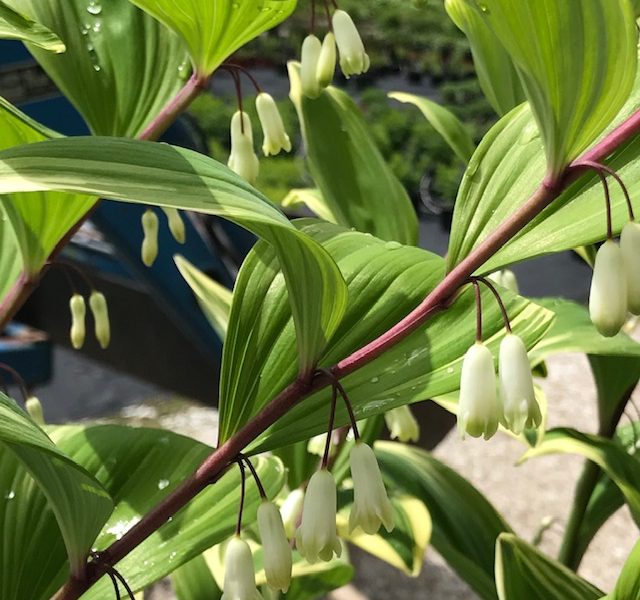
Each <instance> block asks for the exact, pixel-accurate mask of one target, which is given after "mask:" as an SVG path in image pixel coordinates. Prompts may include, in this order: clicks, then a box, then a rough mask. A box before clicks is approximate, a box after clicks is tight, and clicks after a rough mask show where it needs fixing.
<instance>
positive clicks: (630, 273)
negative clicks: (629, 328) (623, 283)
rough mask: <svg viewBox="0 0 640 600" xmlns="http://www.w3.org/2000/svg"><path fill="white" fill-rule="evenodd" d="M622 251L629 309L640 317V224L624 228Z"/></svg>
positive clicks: (628, 224) (621, 237) (631, 224)
mask: <svg viewBox="0 0 640 600" xmlns="http://www.w3.org/2000/svg"><path fill="white" fill-rule="evenodd" d="M620 250H621V251H622V257H623V258H624V270H625V273H626V278H627V304H628V309H629V311H630V312H632V313H633V314H634V315H640V224H638V223H627V224H626V225H625V226H624V227H623V228H622V233H621V234H620Z"/></svg>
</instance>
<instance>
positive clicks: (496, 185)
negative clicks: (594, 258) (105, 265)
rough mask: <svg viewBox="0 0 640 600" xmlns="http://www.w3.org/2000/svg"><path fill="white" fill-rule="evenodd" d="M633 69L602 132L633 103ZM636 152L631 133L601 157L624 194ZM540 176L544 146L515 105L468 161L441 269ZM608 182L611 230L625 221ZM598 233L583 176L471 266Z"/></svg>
mask: <svg viewBox="0 0 640 600" xmlns="http://www.w3.org/2000/svg"><path fill="white" fill-rule="evenodd" d="M599 1H600V0H598V1H597V2H594V5H595V4H598V3H599ZM638 75H639V76H638V77H637V78H636V82H635V86H634V90H633V94H632V95H631V96H630V98H629V100H628V101H627V103H626V104H625V106H624V107H623V109H622V110H621V111H620V112H619V114H618V116H617V117H616V119H615V120H614V122H613V123H611V125H610V127H609V129H608V130H607V131H611V130H612V129H613V128H614V127H616V126H618V125H620V124H621V123H622V122H623V121H624V120H625V119H627V118H628V117H629V116H630V115H631V114H633V113H634V112H636V111H637V110H638V109H639V108H640V72H639V73H638ZM605 133H606V132H605ZM638 157H640V138H635V139H634V140H632V141H631V142H629V143H628V144H626V145H625V146H624V147H622V148H620V149H618V150H616V151H615V152H613V153H612V155H611V157H610V158H609V159H608V160H607V164H608V165H609V166H610V167H611V168H613V169H615V170H616V171H618V173H619V175H620V176H621V177H622V179H623V180H624V181H625V183H626V185H627V188H628V189H629V192H630V193H631V197H632V198H634V197H637V196H638V195H640V161H639V160H638ZM544 174H545V159H544V151H543V149H542V144H541V142H540V137H539V133H538V128H537V126H536V124H535V121H534V119H533V117H532V115H531V111H530V109H529V107H528V106H527V105H523V106H521V107H519V108H516V109H514V110H513V111H512V112H510V113H509V114H508V115H506V116H505V117H503V118H502V119H500V121H498V123H497V124H496V125H495V126H494V127H493V128H492V129H491V130H490V131H489V132H488V133H487V135H486V136H485V137H484V138H483V140H482V142H481V143H480V145H479V146H478V149H477V151H476V152H475V154H474V155H473V157H472V159H471V162H470V163H469V166H468V168H467V171H466V173H465V175H464V178H463V180H462V184H461V187H460V190H459V192H458V198H457V200H456V205H455V210H454V216H453V226H452V230H451V240H450V243H449V252H448V259H447V265H448V268H449V269H451V268H453V267H454V266H455V265H456V264H458V263H459V262H460V261H461V260H462V259H464V257H465V256H467V255H468V254H469V253H470V252H471V251H472V250H473V249H474V248H475V247H477V246H478V244H479V243H480V242H482V240H483V239H485V238H486V237H487V236H488V235H489V234H490V233H491V232H492V231H494V230H495V229H496V227H498V225H499V224H500V223H502V222H503V221H504V220H505V219H506V218H508V217H509V216H510V215H512V214H513V213H514V212H515V211H516V210H517V209H518V208H519V207H520V206H522V204H524V203H525V202H526V200H527V199H528V198H529V197H530V196H531V194H532V193H533V192H534V191H535V189H536V188H537V187H538V186H539V185H540V184H541V182H542V180H543V179H544ZM609 187H610V190H611V198H612V213H613V229H614V232H619V231H620V230H621V229H622V226H623V225H624V224H625V223H626V222H627V221H628V216H627V209H626V204H625V200H624V196H623V194H622V191H621V189H620V187H619V186H618V185H616V184H615V183H612V185H610V186H609ZM605 237H606V220H605V215H604V197H603V193H602V186H601V184H600V180H599V178H598V177H597V175H595V174H587V175H585V176H583V177H581V178H580V179H578V180H577V181H576V182H575V183H573V184H571V185H570V186H569V187H568V188H567V189H566V190H565V191H564V192H562V194H560V196H559V197H558V198H556V199H555V200H554V201H553V202H552V203H551V205H550V206H548V207H547V208H546V209H545V210H544V211H542V213H541V214H540V215H538V216H537V217H536V218H534V219H533V220H532V221H531V222H530V223H528V224H527V225H526V226H525V227H524V228H523V229H522V230H521V231H520V232H519V233H518V234H517V235H516V236H515V237H514V238H513V239H512V240H510V241H509V242H507V243H506V244H504V245H503V246H502V247H501V248H500V249H499V250H498V252H496V254H494V255H493V256H492V257H491V258H490V259H489V260H488V261H487V262H486V263H484V265H483V266H482V267H481V268H480V269H479V272H481V273H483V274H488V273H491V272H493V271H496V270H498V269H500V268H503V267H504V266H507V265H509V264H512V263H515V262H519V261H523V260H526V259H529V258H534V257H536V256H542V255H544V254H550V253H553V252H560V251H563V250H570V249H572V248H576V247H578V246H582V245H585V244H592V243H594V242H598V241H601V240H603V239H605Z"/></svg>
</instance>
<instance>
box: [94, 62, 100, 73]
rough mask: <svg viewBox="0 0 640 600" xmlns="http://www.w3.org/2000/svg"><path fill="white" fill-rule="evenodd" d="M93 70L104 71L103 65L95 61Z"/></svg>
mask: <svg viewBox="0 0 640 600" xmlns="http://www.w3.org/2000/svg"><path fill="white" fill-rule="evenodd" d="M93 70H94V71H96V73H97V72H98V71H102V67H101V66H100V65H99V64H98V63H93Z"/></svg>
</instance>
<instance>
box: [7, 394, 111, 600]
mask: <svg viewBox="0 0 640 600" xmlns="http://www.w3.org/2000/svg"><path fill="white" fill-rule="evenodd" d="M0 442H2V445H1V448H0V451H1V452H2V454H6V453H7V452H9V453H10V454H12V455H13V456H15V458H16V459H17V460H18V461H19V463H20V464H21V466H22V467H23V468H24V469H25V470H26V471H27V472H28V473H29V475H31V477H32V478H33V480H34V481H35V482H36V483H37V486H38V488H39V490H40V491H41V493H42V494H44V496H45V497H46V499H47V501H48V505H49V507H50V509H51V513H52V516H54V517H55V520H56V521H57V523H58V527H59V529H60V533H61V535H62V539H63V540H64V545H65V547H66V554H67V556H68V558H69V562H70V565H71V571H72V573H74V574H76V575H77V574H80V573H81V572H82V567H83V565H84V561H85V556H86V554H87V552H88V551H89V549H90V548H91V545H92V544H93V542H94V540H95V539H96V535H97V534H98V532H99V531H100V528H101V527H102V526H103V525H104V523H105V521H106V520H107V517H108V516H109V514H110V513H111V509H112V507H113V503H112V501H111V498H110V496H109V494H108V493H107V492H106V491H105V490H104V488H103V487H102V486H101V485H100V483H98V481H96V480H95V479H94V478H93V476H92V475H90V474H89V473H87V472H86V471H85V470H84V469H83V468H82V467H81V466H79V465H78V464H76V463H75V462H73V460H71V459H70V458H69V456H68V455H67V454H65V453H64V450H62V449H60V448H58V447H56V446H55V444H54V443H53V442H52V441H51V440H50V439H49V438H48V437H47V435H46V434H45V433H44V432H43V431H42V430H41V429H39V428H38V427H37V426H36V425H35V424H34V423H33V421H31V419H30V418H29V416H28V415H27V414H26V413H24V412H23V411H22V410H21V409H20V408H18V406H17V405H16V404H15V402H13V400H11V399H9V398H8V397H7V396H5V395H4V394H0ZM9 462H11V461H9ZM9 468H10V469H11V467H9ZM13 468H14V473H15V475H14V477H15V478H16V484H17V485H18V487H19V488H20V489H19V490H16V489H15V488H13V487H9V490H8V491H7V492H5V501H4V504H3V508H4V509H5V511H15V512H13V513H11V512H10V513H9V514H14V515H16V513H17V521H16V523H15V524H13V525H11V526H10V527H9V528H8V529H6V530H5V529H3V530H2V533H3V537H4V541H3V546H4V549H5V550H3V553H4V552H5V551H6V550H8V551H9V553H13V552H15V553H16V554H17V555H21V552H24V553H25V554H26V557H27V558H28V559H31V558H32V557H33V553H34V552H35V553H37V552H39V551H38V550H37V549H34V548H33V547H32V546H31V544H29V543H25V542H24V537H25V536H28V535H30V534H29V529H30V527H31V525H32V524H31V523H30V520H29V518H27V515H28V514H29V513H27V510H28V508H31V507H30V506H27V504H28V497H20V498H17V499H16V496H17V493H18V491H19V492H20V494H23V493H24V492H25V491H26V489H27V485H28V484H27V482H26V481H25V478H24V474H23V473H20V472H19V469H18V468H17V467H16V466H14V467H13ZM9 496H12V497H11V498H10V497H9ZM7 500H11V501H12V502H13V501H14V500H15V503H14V504H17V503H22V502H24V503H25V506H24V507H20V508H13V507H14V504H11V502H7ZM37 505H38V506H41V505H42V502H41V500H40V499H38V501H37ZM51 513H50V514H51ZM31 514H32V515H33V516H32V517H31V518H34V519H35V513H31ZM3 518H4V520H5V521H6V520H7V514H6V513H5V514H4V515H3ZM19 526H21V527H19ZM33 526H34V527H35V528H36V529H37V530H38V531H42V530H46V531H47V532H48V534H49V535H50V534H51V532H52V531H53V526H52V525H50V524H47V525H45V524H43V523H42V522H41V521H40V522H38V521H37V519H36V523H34V524H33ZM12 527H15V528H16V529H15V530H14V531H13V532H12V533H11V529H12ZM18 527H19V528H18ZM43 541H44V540H43ZM40 543H42V542H40ZM52 545H53V546H54V547H55V545H56V543H55V541H53V542H52ZM22 557H24V555H23V556H22ZM5 560H11V558H10V557H9V558H3V562H4V561H5ZM11 574H13V575H14V576H15V577H16V579H15V580H13V578H12V577H11ZM5 576H6V578H7V581H6V584H5V583H2V586H5V587H6V588H8V589H9V590H10V589H11V588H14V593H17V592H18V591H19V590H21V589H22V585H24V583H23V584H21V583H20V579H19V578H20V576H21V573H20V569H18V570H17V571H7V572H5V571H3V577H2V580H4V578H5ZM38 583H39V585H42V582H38ZM26 584H27V585H31V584H30V582H26ZM39 585H35V582H34V586H35V587H36V588H38V587H39ZM21 593H22V592H21ZM25 597H27V596H15V598H16V599H17V598H25ZM2 598H3V600H5V598H6V599H7V600H9V598H11V596H5V595H4V594H3V596H2Z"/></svg>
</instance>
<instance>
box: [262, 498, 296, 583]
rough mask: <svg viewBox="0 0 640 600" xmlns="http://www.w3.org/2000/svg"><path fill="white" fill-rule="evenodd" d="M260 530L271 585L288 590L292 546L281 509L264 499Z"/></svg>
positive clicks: (266, 571)
mask: <svg viewBox="0 0 640 600" xmlns="http://www.w3.org/2000/svg"><path fill="white" fill-rule="evenodd" d="M257 516H258V531H259V532H260V540H261V541H262V547H263V549H264V552H263V556H264V570H265V575H266V578H267V583H268V584H269V587H271V588H273V589H274V590H281V591H282V592H286V591H287V590H288V589H289V585H290V584H291V571H292V566H293V565H292V563H293V560H292V556H291V547H290V546H289V541H288V540H287V536H286V533H285V529H284V523H283V522H282V516H281V515H280V511H279V510H278V508H277V507H276V505H275V504H274V503H273V502H269V501H268V500H266V499H264V500H263V501H262V503H261V504H260V506H259V507H258V515H257Z"/></svg>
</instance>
